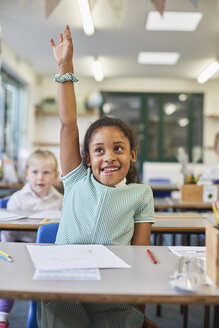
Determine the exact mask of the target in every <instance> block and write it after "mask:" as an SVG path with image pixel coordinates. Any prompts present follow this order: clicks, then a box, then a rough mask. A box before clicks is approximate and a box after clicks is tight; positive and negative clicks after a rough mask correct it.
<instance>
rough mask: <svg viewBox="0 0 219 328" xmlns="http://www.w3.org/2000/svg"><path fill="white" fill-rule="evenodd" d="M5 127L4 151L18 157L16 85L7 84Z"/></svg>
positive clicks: (9, 155) (13, 157)
mask: <svg viewBox="0 0 219 328" xmlns="http://www.w3.org/2000/svg"><path fill="white" fill-rule="evenodd" d="M4 88H5V129H4V152H5V153H6V154H7V155H8V157H9V158H12V159H17V155H18V141H19V138H18V122H19V119H18V110H17V104H18V90H17V88H16V87H14V86H12V85H10V84H5V85H4Z"/></svg>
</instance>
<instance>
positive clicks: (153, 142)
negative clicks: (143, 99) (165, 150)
mask: <svg viewBox="0 0 219 328" xmlns="http://www.w3.org/2000/svg"><path fill="white" fill-rule="evenodd" d="M147 117H148V125H147V126H148V127H147V136H148V137H147V140H148V156H147V157H148V158H149V159H150V160H155V159H157V158H158V147H159V146H158V137H159V133H158V129H159V108H158V96H155V95H152V96H148V98H147Z"/></svg>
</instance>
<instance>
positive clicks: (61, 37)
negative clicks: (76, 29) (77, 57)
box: [59, 33, 63, 42]
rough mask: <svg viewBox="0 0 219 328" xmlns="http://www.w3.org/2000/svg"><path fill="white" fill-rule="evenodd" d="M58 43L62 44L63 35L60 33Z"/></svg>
mask: <svg viewBox="0 0 219 328" xmlns="http://www.w3.org/2000/svg"><path fill="white" fill-rule="evenodd" d="M59 42H63V34H62V33H60V34H59Z"/></svg>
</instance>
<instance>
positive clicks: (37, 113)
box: [35, 108, 58, 116]
mask: <svg viewBox="0 0 219 328" xmlns="http://www.w3.org/2000/svg"><path fill="white" fill-rule="evenodd" d="M35 114H36V116H58V111H57V112H55V111H54V112H49V111H47V112H46V111H44V110H42V109H40V108H36V111H35Z"/></svg>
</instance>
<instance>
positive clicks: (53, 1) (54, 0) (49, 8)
mask: <svg viewBox="0 0 219 328" xmlns="http://www.w3.org/2000/svg"><path fill="white" fill-rule="evenodd" d="M60 1H61V0H45V14H46V18H47V17H49V15H51V13H52V12H53V10H54V9H55V8H56V7H57V6H58V4H59V2H60Z"/></svg>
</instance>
